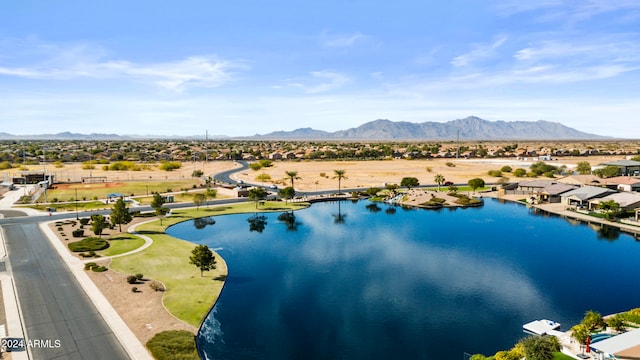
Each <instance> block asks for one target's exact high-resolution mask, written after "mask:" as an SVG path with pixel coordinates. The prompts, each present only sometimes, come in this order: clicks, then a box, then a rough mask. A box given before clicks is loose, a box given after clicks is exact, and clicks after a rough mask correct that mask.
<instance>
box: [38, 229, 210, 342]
mask: <svg viewBox="0 0 640 360" xmlns="http://www.w3.org/2000/svg"><path fill="white" fill-rule="evenodd" d="M145 220H148V219H146V218H134V220H133V221H132V222H131V223H129V224H127V225H126V226H123V228H122V230H123V233H124V232H125V231H126V229H127V228H128V227H130V226H132V225H134V224H137V223H140V222H142V221H145ZM49 226H50V227H51V229H52V230H53V232H54V233H55V234H56V235H58V239H59V240H60V241H61V242H62V243H64V244H65V246H66V244H67V243H68V242H69V241H73V240H74V239H73V237H71V236H70V234H71V231H72V229H74V227H73V226H72V225H63V226H62V228H63V232H64V233H65V234H67V235H69V236H67V237H66V238H69V240H68V241H66V240H64V238H62V237H61V236H60V232H59V231H58V230H57V226H55V224H54V223H51V224H50V225H49ZM107 231H108V234H106V235H103V236H104V237H109V236H117V235H118V234H120V233H118V232H117V228H116V229H115V230H107ZM88 233H91V232H90V230H89V229H88V227H87V226H85V234H88ZM91 235H92V233H91ZM84 260H86V261H93V262H96V263H97V264H98V265H103V266H107V267H108V264H109V263H110V262H111V260H110V259H107V258H104V259H100V258H97V259H91V258H87V259H84ZM87 274H88V275H89V277H90V278H91V280H93V282H94V283H95V284H96V286H97V287H98V288H99V289H100V291H101V292H102V294H104V296H105V297H106V298H107V300H109V302H110V303H111V305H113V307H114V308H115V309H116V311H117V312H118V314H120V316H121V317H122V319H124V321H125V322H126V323H127V326H129V328H130V329H131V331H133V333H134V334H135V335H136V337H137V338H138V339H139V340H140V341H141V342H142V344H146V343H147V341H149V340H150V339H151V338H152V337H153V335H155V334H157V333H159V332H162V331H166V330H187V331H191V332H193V333H194V334H195V333H196V331H197V330H198V329H196V328H194V327H193V326H190V325H188V324H186V323H184V322H182V321H180V320H178V319H177V318H175V317H174V316H173V315H171V314H170V313H169V312H168V311H167V310H166V309H165V307H164V305H163V303H162V296H163V294H164V293H163V292H161V291H154V290H153V289H151V288H150V287H149V284H150V283H151V280H152V279H147V278H144V280H143V281H140V282H139V284H136V285H131V284H128V283H127V281H126V279H127V276H128V275H132V274H123V273H119V272H116V271H114V270H111V269H109V270H107V271H105V272H102V273H98V272H93V271H87ZM134 286H135V287H137V288H138V290H139V291H138V292H136V293H134V292H132V291H131V288H132V287H134Z"/></svg>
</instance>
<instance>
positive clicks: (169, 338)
mask: <svg viewBox="0 0 640 360" xmlns="http://www.w3.org/2000/svg"><path fill="white" fill-rule="evenodd" d="M147 348H148V349H149V351H150V352H151V355H153V357H154V358H155V359H157V360H167V359H182V360H191V359H193V360H197V359H199V357H198V352H197V350H196V341H195V338H194V336H193V333H191V332H189V331H186V330H169V331H163V332H161V333H158V334H156V335H154V336H153V337H152V338H151V340H149V341H148V342H147Z"/></svg>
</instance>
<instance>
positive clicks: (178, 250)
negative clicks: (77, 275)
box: [111, 202, 308, 327]
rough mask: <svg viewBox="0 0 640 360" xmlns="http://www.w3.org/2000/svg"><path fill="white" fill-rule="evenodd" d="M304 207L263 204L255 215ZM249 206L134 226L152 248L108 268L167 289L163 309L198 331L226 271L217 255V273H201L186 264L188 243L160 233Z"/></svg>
mask: <svg viewBox="0 0 640 360" xmlns="http://www.w3.org/2000/svg"><path fill="white" fill-rule="evenodd" d="M306 206H308V205H307V204H298V203H296V204H285V203H282V202H266V203H265V204H264V205H263V206H260V207H259V209H258V210H259V211H285V210H293V209H300V208H303V207H306ZM255 211H256V210H255V205H254V204H253V203H242V204H234V205H224V206H215V207H209V208H206V207H201V208H200V209H199V210H196V209H187V210H177V211H174V212H173V215H171V216H170V217H168V218H167V219H164V220H163V221H162V225H160V221H154V222H151V223H148V224H144V225H141V226H138V227H137V228H136V231H138V232H140V233H142V234H145V235H147V236H149V237H151V238H152V239H153V244H152V245H151V246H150V247H149V248H147V249H145V250H143V251H141V252H139V253H136V254H132V255H129V256H123V257H120V258H116V259H113V261H112V263H111V268H112V269H113V270H116V271H119V272H123V273H125V274H136V273H141V274H144V276H145V277H148V278H152V279H155V280H159V281H162V282H163V283H164V284H165V286H166V287H167V291H166V293H165V295H164V299H163V301H164V305H165V307H166V308H167V309H168V310H169V312H171V313H172V314H173V315H174V316H176V317H177V318H179V319H181V320H183V321H185V322H186V323H188V324H191V325H193V326H196V327H198V326H199V325H200V322H201V321H202V320H203V319H204V317H205V316H206V315H207V313H208V312H209V309H210V308H211V307H212V306H213V305H214V304H215V302H216V300H217V298H218V296H219V294H220V291H221V290H222V286H223V285H224V279H225V277H226V275H227V268H226V264H225V263H224V260H223V259H222V258H220V256H218V255H217V254H216V255H215V256H216V261H217V269H216V270H214V271H209V272H205V273H204V276H203V277H200V270H198V268H196V267H195V266H193V265H191V264H189V256H190V255H191V250H192V249H193V248H194V247H195V246H196V245H195V244H193V243H190V242H188V241H184V240H180V239H176V238H173V237H171V236H169V235H166V234H165V233H164V230H165V229H166V228H167V226H169V225H172V224H176V223H178V222H182V221H186V220H190V219H193V218H196V217H203V216H212V215H224V214H236V213H250V212H255Z"/></svg>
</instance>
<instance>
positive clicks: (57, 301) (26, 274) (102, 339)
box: [3, 224, 129, 360]
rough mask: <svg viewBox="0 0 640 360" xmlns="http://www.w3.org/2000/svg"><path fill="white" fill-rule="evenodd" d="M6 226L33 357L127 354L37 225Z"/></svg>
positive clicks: (83, 356) (98, 357) (97, 356)
mask: <svg viewBox="0 0 640 360" xmlns="http://www.w3.org/2000/svg"><path fill="white" fill-rule="evenodd" d="M3 228H4V234H5V241H6V243H7V249H8V253H9V262H10V264H11V269H12V272H13V277H14V281H15V286H16V289H17V295H18V298H19V299H20V307H21V309H22V315H23V319H24V327H25V329H26V333H27V334H28V339H30V340H32V341H33V340H36V339H38V340H44V343H45V345H46V346H34V347H31V354H32V358H33V359H56V358H57V359H105V360H107V359H129V356H128V355H127V353H126V352H125V350H124V349H123V347H122V346H121V345H120V342H119V341H118V339H117V338H116V336H115V335H114V333H113V332H112V331H111V329H110V328H109V326H108V325H107V324H106V322H105V321H104V319H103V318H102V317H101V315H100V313H99V312H98V310H97V309H96V307H95V306H94V305H93V303H92V302H91V300H90V299H89V297H88V296H87V295H86V293H85V292H84V291H83V290H82V288H81V287H80V285H79V284H78V282H77V281H76V280H75V278H74V277H73V275H72V274H71V272H70V271H69V269H68V268H67V266H66V264H65V263H64V261H63V260H62V258H60V256H59V255H58V253H57V252H56V251H55V249H54V248H53V246H52V245H51V243H50V242H49V240H47V239H46V238H45V236H44V234H42V232H41V231H40V229H39V228H38V225H37V224H14V225H5V226H3ZM47 340H49V342H48V343H47ZM56 340H58V341H59V343H58V342H56ZM58 344H59V347H57V346H56V345H58Z"/></svg>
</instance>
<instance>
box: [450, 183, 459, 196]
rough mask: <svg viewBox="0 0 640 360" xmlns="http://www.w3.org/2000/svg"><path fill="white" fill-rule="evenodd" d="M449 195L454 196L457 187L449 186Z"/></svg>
mask: <svg viewBox="0 0 640 360" xmlns="http://www.w3.org/2000/svg"><path fill="white" fill-rule="evenodd" d="M449 193H451V194H456V193H458V187H457V186H455V185H449Z"/></svg>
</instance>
